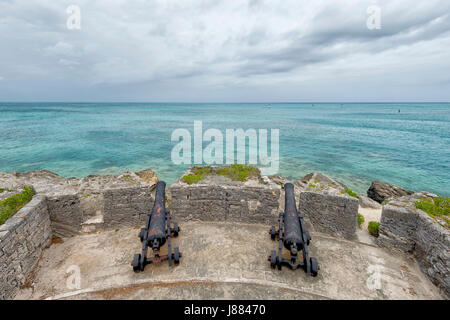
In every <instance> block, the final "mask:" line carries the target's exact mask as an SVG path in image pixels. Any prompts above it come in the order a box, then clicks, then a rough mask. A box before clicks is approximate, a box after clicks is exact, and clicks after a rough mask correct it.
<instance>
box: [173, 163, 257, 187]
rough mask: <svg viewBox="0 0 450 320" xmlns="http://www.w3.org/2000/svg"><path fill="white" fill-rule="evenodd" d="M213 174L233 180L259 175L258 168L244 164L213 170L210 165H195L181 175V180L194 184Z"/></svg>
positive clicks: (242, 179)
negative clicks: (189, 171) (187, 172)
mask: <svg viewBox="0 0 450 320" xmlns="http://www.w3.org/2000/svg"><path fill="white" fill-rule="evenodd" d="M215 174H217V175H219V176H224V177H227V178H229V179H231V180H233V181H242V182H244V181H247V180H248V179H250V178H253V177H257V176H258V175H259V169H258V168H256V167H253V166H248V165H245V164H232V165H230V166H225V167H218V168H217V170H213V168H212V167H195V168H193V170H192V173H191V174H187V175H185V176H183V177H182V178H181V180H183V181H184V182H186V183H188V184H195V183H198V182H200V181H202V180H203V179H205V178H206V177H207V176H210V175H215Z"/></svg>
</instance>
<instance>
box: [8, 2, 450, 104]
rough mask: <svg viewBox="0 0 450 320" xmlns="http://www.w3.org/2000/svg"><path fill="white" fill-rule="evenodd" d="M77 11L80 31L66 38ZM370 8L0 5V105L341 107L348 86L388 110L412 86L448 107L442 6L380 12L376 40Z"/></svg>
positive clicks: (446, 25) (447, 33)
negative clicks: (276, 103) (386, 103)
mask: <svg viewBox="0 0 450 320" xmlns="http://www.w3.org/2000/svg"><path fill="white" fill-rule="evenodd" d="M74 3H75V4H77V5H79V6H80V8H81V27H82V28H81V30H68V29H67V27H66V19H67V18H68V15H67V13H66V8H67V7H68V6H69V5H70V4H74ZM371 4H372V2H370V1H366V0H345V1H344V0H342V1H333V0H317V1H310V2H306V1H298V0H283V1H282V2H277V1H269V0H248V1H243V0H183V1H175V0H151V1H144V0H139V1H138V0H137V1H133V2H130V1H108V2H106V1H100V0H98V1H88V0H77V1H75V2H74V1H66V0H64V1H52V0H37V1H33V2H29V1H26V0H11V1H6V2H1V3H0V12H2V16H3V18H0V42H1V43H2V44H3V45H2V47H3V48H6V49H3V50H1V51H0V68H1V70H2V73H4V75H5V76H7V77H8V82H9V83H11V87H10V88H9V89H8V90H5V91H2V88H0V100H2V99H5V100H11V99H15V96H14V87H20V88H22V89H21V91H20V96H21V97H24V96H25V93H26V92H27V91H28V96H29V99H44V100H48V99H52V98H53V95H54V93H55V92H57V90H56V89H57V88H55V86H57V87H60V88H62V89H64V90H63V91H64V92H65V96H64V97H63V98H66V99H68V100H70V99H78V100H79V99H80V96H79V92H80V91H81V92H83V95H85V96H84V97H83V99H84V100H93V99H94V100H95V99H100V100H114V99H127V97H128V99H130V100H132V99H141V100H169V101H173V100H174V99H175V98H176V99H179V100H189V99H192V100H221V99H227V100H228V99H229V100H239V99H246V100H284V99H292V100H305V99H306V100H308V99H310V100H328V99H331V100H341V99H342V98H343V97H348V96H351V94H352V93H353V83H355V82H356V83H357V84H358V86H363V85H364V84H365V83H367V86H368V88H367V89H364V88H363V89H362V90H359V92H357V93H356V94H355V97H358V98H360V99H364V98H365V97H372V96H373V92H374V90H375V91H376V92H377V93H378V96H379V97H380V99H387V100H389V99H390V98H392V97H393V94H392V92H394V91H395V87H396V86H397V87H398V88H399V91H398V92H402V93H401V95H400V96H397V94H396V95H395V96H396V98H399V99H404V100H408V93H407V92H406V91H405V90H404V89H402V88H403V87H404V86H405V85H407V84H408V83H410V82H411V81H413V82H414V83H416V84H417V86H420V84H423V85H427V86H430V85H433V84H435V85H436V86H441V88H442V90H440V91H441V92H442V94H441V96H439V97H436V95H435V92H436V90H432V91H430V92H427V91H426V89H423V91H422V92H421V94H422V95H423V99H424V100H433V99H434V98H436V99H450V96H448V93H445V92H450V90H446V89H447V88H449V83H450V79H449V77H448V75H447V73H446V70H448V69H449V67H450V62H449V61H450V52H449V50H448V45H449V43H450V17H449V15H448V12H449V11H450V3H449V1H447V0H430V1H426V2H425V1H424V2H420V3H414V5H412V4H411V1H409V0H390V1H388V0H379V1H377V4H378V5H379V6H380V7H381V9H382V12H381V13H382V16H381V18H382V29H381V30H372V31H371V30H368V29H367V27H366V18H367V15H366V9H367V7H368V6H369V5H371ZM387 75H389V76H387ZM54 79H58V82H57V84H55V83H54V82H53V80H54ZM330 82H332V83H333V85H332V86H333V87H332V88H331V86H330ZM312 84H314V85H315V86H319V87H320V90H319V89H315V90H311V85H312ZM369 84H370V86H369ZM369 87H370V88H369ZM424 88H425V87H424ZM400 89H401V90H403V91H401V90H400ZM24 91H25V93H24ZM315 92H317V93H315ZM431 92H432V93H433V96H432V97H431V96H430V94H431ZM365 93H367V94H365ZM17 95H19V94H17ZM59 99H60V98H59Z"/></svg>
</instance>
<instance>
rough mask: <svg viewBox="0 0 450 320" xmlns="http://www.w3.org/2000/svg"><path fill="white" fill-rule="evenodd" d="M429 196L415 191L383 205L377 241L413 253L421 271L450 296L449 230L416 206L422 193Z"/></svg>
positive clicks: (385, 245)
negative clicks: (415, 203)
mask: <svg viewBox="0 0 450 320" xmlns="http://www.w3.org/2000/svg"><path fill="white" fill-rule="evenodd" d="M428 195H430V194H426V193H419V194H417V193H416V194H413V195H411V196H406V197H401V198H398V199H395V200H394V201H390V202H389V204H388V205H385V206H383V211H382V216H381V223H380V230H379V232H380V236H379V237H378V239H377V241H376V242H377V244H378V245H379V246H382V247H386V248H389V249H392V248H397V249H400V250H402V251H405V252H410V253H412V254H413V255H414V256H415V258H416V259H417V261H418V263H419V265H420V267H421V269H422V271H423V272H424V273H425V274H426V275H427V276H428V277H429V278H430V279H431V281H432V282H433V283H434V284H435V285H436V286H438V287H439V288H440V289H441V290H442V292H443V293H444V294H445V295H446V296H447V297H450V231H449V230H448V229H446V228H444V227H443V226H441V225H440V224H439V223H437V222H436V221H435V220H434V219H433V218H431V217H430V216H429V215H428V214H426V213H425V212H423V211H422V210H419V209H416V208H415V205H414V202H415V201H417V200H418V198H419V197H420V196H428ZM431 196H433V195H431Z"/></svg>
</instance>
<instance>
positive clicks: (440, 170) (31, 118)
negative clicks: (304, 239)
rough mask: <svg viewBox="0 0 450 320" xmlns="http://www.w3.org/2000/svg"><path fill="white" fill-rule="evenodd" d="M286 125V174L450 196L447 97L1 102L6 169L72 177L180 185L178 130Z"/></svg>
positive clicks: (361, 188)
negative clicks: (151, 175)
mask: <svg viewBox="0 0 450 320" xmlns="http://www.w3.org/2000/svg"><path fill="white" fill-rule="evenodd" d="M194 120H202V121H203V130H206V129H208V128H217V129H219V130H221V131H222V132H223V134H224V135H225V129H227V128H228V129H238V128H243V129H244V130H246V129H249V128H253V129H279V130H280V144H279V147H280V169H279V175H282V176H286V177H288V178H291V179H296V178H299V177H302V176H304V175H305V174H307V173H310V172H313V171H320V172H323V173H325V174H327V175H329V176H331V177H333V178H335V179H337V180H339V181H342V182H343V183H345V184H347V185H348V186H349V187H350V188H352V189H353V190H355V191H356V192H358V193H365V192H366V190H367V188H368V187H369V185H370V183H371V181H373V180H381V181H386V182H390V183H394V184H397V185H400V186H403V187H405V188H409V189H412V190H416V191H419V190H426V191H430V192H434V193H437V194H440V195H444V196H450V104H449V103H402V104H398V103H395V104H393V103H392V104H390V103H350V104H349V103H326V104H324V103H289V104H279V103H255V104H244V103H234V104H219V103H202V104H194V103H0V139H1V140H0V171H7V172H8V171H29V170H40V169H47V170H51V171H54V172H56V173H58V174H60V175H61V176H64V177H82V176H86V175H89V174H110V173H114V174H116V173H121V172H123V171H124V170H133V171H138V170H141V169H145V168H150V169H152V170H153V171H155V172H156V173H157V174H158V176H159V177H160V178H161V179H164V180H166V182H168V183H172V182H173V181H175V179H176V178H178V177H179V176H180V175H181V174H182V173H183V171H184V170H185V168H186V167H187V166H186V165H174V164H173V163H172V161H171V150H172V148H173V147H174V146H175V144H176V143H175V142H171V134H172V131H173V130H175V129H177V128H186V129H188V130H189V131H190V132H191V134H192V133H193V124H194Z"/></svg>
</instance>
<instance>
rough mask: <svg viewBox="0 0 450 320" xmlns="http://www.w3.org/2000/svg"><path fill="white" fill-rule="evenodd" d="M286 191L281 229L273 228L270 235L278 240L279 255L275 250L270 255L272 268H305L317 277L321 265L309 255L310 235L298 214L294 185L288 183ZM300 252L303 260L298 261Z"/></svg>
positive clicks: (307, 272)
mask: <svg viewBox="0 0 450 320" xmlns="http://www.w3.org/2000/svg"><path fill="white" fill-rule="evenodd" d="M284 190H285V209H284V212H281V213H280V216H279V220H278V221H279V229H278V231H276V230H275V226H272V228H271V229H270V231H269V233H270V236H271V238H272V240H276V239H277V238H278V253H277V252H276V251H275V250H273V251H272V252H271V253H270V256H269V261H270V266H271V267H272V268H274V269H275V267H278V269H279V270H281V267H282V266H283V265H285V266H288V267H289V268H291V269H293V270H295V269H297V268H299V267H300V268H303V269H304V270H305V272H306V274H307V275H312V276H314V277H315V276H317V273H318V271H319V265H318V263H317V260H316V259H315V258H310V257H309V254H308V245H309V242H310V241H311V237H310V235H309V233H308V232H307V231H306V228H305V225H304V223H303V216H301V215H299V214H298V212H297V207H296V205H295V196H294V185H293V184H292V183H286V184H285V185H284ZM283 246H284V247H285V248H286V249H287V250H289V254H290V259H286V258H283V256H282V253H283ZM299 251H301V252H302V256H303V260H302V261H297V259H298V255H299Z"/></svg>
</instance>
